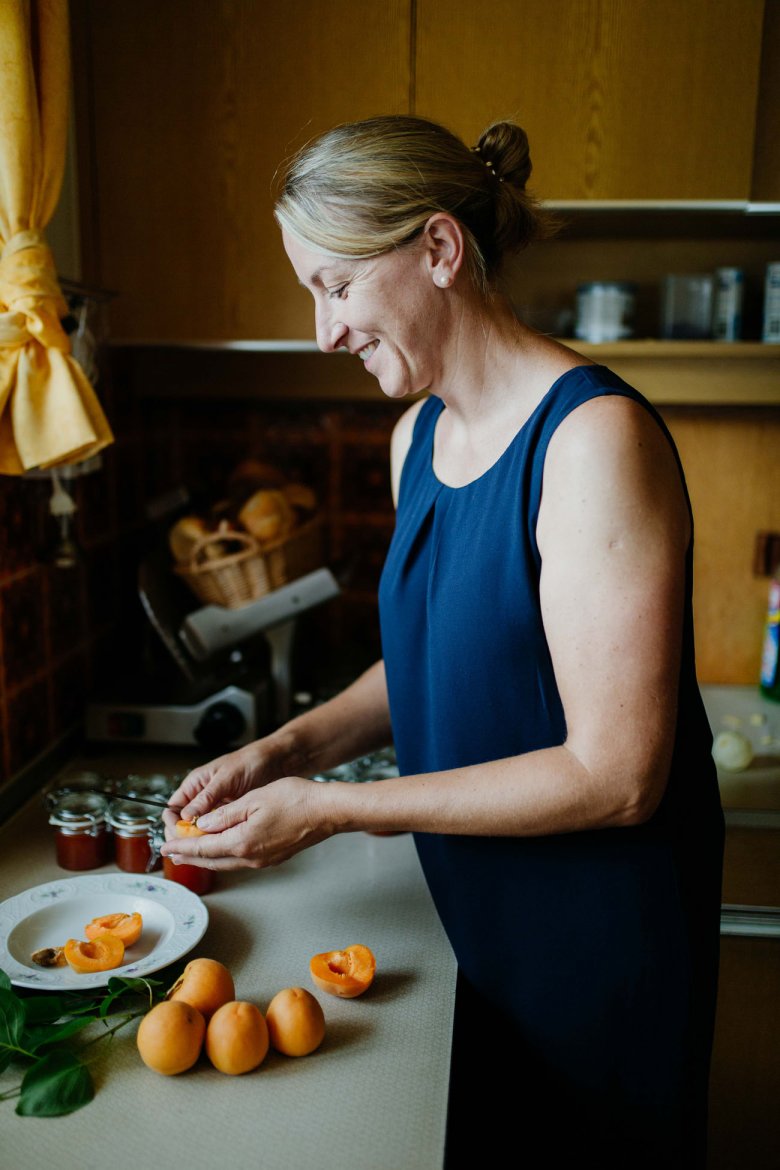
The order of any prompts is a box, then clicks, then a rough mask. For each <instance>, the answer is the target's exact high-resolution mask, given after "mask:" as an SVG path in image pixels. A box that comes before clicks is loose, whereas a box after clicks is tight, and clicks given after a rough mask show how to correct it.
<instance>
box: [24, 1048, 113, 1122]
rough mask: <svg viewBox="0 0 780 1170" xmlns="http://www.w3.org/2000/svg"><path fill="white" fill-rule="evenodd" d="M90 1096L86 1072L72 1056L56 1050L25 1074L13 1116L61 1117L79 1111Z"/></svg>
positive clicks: (93, 1089) (88, 1078) (89, 1083)
mask: <svg viewBox="0 0 780 1170" xmlns="http://www.w3.org/2000/svg"><path fill="white" fill-rule="evenodd" d="M94 1095H95V1088H94V1085H93V1084H92V1077H91V1076H90V1074H89V1071H88V1070H87V1069H86V1068H85V1066H84V1065H83V1064H82V1063H81V1061H80V1060H78V1058H77V1057H75V1056H74V1055H73V1053H72V1052H66V1051H64V1050H61V1049H60V1050H58V1051H57V1052H50V1053H48V1054H47V1055H46V1056H43V1057H41V1059H40V1060H37V1061H36V1062H35V1064H34V1065H33V1066H32V1068H30V1069H29V1070H28V1072H27V1074H26V1076H25V1078H24V1080H23V1081H22V1094H21V1096H20V1098H19V1102H18V1104H17V1106H16V1112H17V1113H18V1114H19V1115H20V1116H21V1117H62V1116H63V1115H64V1114H66V1113H74V1112H75V1111H76V1110H77V1109H81V1107H82V1105H86V1104H87V1103H88V1102H89V1101H91V1100H92V1098H93V1097H94Z"/></svg>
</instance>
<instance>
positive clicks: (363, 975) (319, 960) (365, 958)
mask: <svg viewBox="0 0 780 1170" xmlns="http://www.w3.org/2000/svg"><path fill="white" fill-rule="evenodd" d="M309 970H310V972H311V977H312V981H313V983H314V986H315V987H318V988H319V989H320V991H327V993H328V995H338V996H341V998H342V999H354V998H355V996H356V995H362V994H363V992H364V991H367V990H368V988H369V987H370V986H371V984H372V983H373V982H374V975H375V973H376V959H375V958H374V955H373V954H372V952H371V951H370V950H369V948H368V947H364V946H361V945H360V944H359V943H354V944H353V945H352V946H351V947H344V950H343V951H324V952H323V953H322V954H320V955H313V956H312V958H311V960H310V961H309Z"/></svg>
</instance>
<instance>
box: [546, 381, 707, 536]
mask: <svg viewBox="0 0 780 1170" xmlns="http://www.w3.org/2000/svg"><path fill="white" fill-rule="evenodd" d="M542 500H543V506H542V510H541V513H540V533H541V534H544V535H545V536H546V535H551V534H552V533H553V532H555V531H559V530H560V526H561V524H562V522H563V520H564V519H565V517H572V516H574V515H577V514H579V513H580V511H581V509H584V513H583V514H588V513H590V514H591V515H594V514H595V515H599V514H602V515H603V516H604V517H605V518H606V517H607V516H609V517H610V521H611V522H614V521H615V520H617V518H618V516H622V518H623V519H624V520H626V521H627V520H628V519H629V517H631V516H636V515H645V516H647V515H648V514H649V513H650V512H656V513H659V514H662V515H665V516H666V520H667V523H668V524H670V526H671V527H672V528H674V529H675V530H677V531H678V532H679V534H680V536H681V538H682V539H683V540H685V539H686V534H687V528H688V512H687V507H686V505H685V497H684V491H683V484H682V477H681V474H680V468H679V464H678V462H677V459H676V458H675V452H674V450H673V447H672V444H671V443H670V441H669V438H668V437H667V435H666V434H665V432H664V430H663V429H662V427H661V426H660V425H659V423H658V421H657V419H656V418H655V417H654V416H653V415H652V414H651V412H650V411H649V410H648V409H647V407H646V406H644V405H643V404H642V403H641V402H637V401H636V400H635V399H633V398H629V397H627V396H625V395H621V394H609V395H604V396H602V397H598V398H592V399H589V400H588V401H587V402H584V403H583V404H582V405H581V406H578V407H576V408H575V409H574V410H573V411H572V412H571V413H570V414H569V415H567V417H566V418H565V419H564V420H563V422H562V423H561V424H560V425H559V427H558V428H557V430H556V431H555V434H554V435H553V437H552V439H551V440H550V445H549V448H548V451H547V457H546V459H545V468H544V487H543V493H542Z"/></svg>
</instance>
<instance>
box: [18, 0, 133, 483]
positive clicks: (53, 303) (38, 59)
mask: <svg viewBox="0 0 780 1170" xmlns="http://www.w3.org/2000/svg"><path fill="white" fill-rule="evenodd" d="M69 86H70V54H69V33H68V5H67V0H0V474H2V475H20V474H21V473H22V472H24V471H27V470H29V469H30V468H32V467H56V466H58V465H60V464H65V463H75V462H77V461H78V460H80V459H86V458H87V457H88V456H90V455H94V454H95V452H96V451H99V450H100V449H101V448H102V447H105V446H106V445H107V444H108V443H110V442H112V441H113V435H112V434H111V430H110V428H109V425H108V423H107V422H106V418H105V415H104V414H103V411H102V409H101V406H100V403H99V402H98V400H97V397H96V395H95V392H94V390H93V389H92V387H91V386H90V384H89V382H88V381H87V378H86V377H85V375H84V373H83V371H82V369H81V367H80V366H79V364H78V362H77V361H76V360H75V358H73V357H71V356H70V342H69V340H68V336H67V334H66V333H65V331H64V330H63V328H62V326H61V324H60V319H61V318H62V317H64V316H65V314H66V312H67V305H66V303H65V301H64V300H63V297H62V293H61V291H60V287H59V284H58V283H57V274H56V270H55V267H54V260H53V258H52V254H51V251H50V250H49V247H48V245H47V243H46V240H45V238H44V236H43V229H44V228H45V227H46V225H47V224H48V222H49V220H50V219H51V217H52V215H53V214H54V211H55V208H56V206H57V200H58V199H59V195H60V188H61V186H62V176H63V171H64V169H65V150H66V141H67V127H68V96H69Z"/></svg>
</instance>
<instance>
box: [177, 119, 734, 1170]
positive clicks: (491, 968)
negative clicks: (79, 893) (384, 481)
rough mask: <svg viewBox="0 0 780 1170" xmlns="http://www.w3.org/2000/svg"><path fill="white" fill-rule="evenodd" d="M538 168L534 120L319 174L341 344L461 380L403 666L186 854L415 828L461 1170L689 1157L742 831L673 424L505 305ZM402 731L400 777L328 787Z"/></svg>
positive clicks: (305, 193) (404, 506) (376, 148)
mask: <svg viewBox="0 0 780 1170" xmlns="http://www.w3.org/2000/svg"><path fill="white" fill-rule="evenodd" d="M530 170H531V164H530V160H529V155H528V144H527V140H526V136H525V134H524V133H523V131H522V130H520V129H519V128H518V127H516V126H514V125H511V124H508V123H499V124H497V125H495V126H493V127H491V128H490V129H488V130H487V131H486V132H485V133H484V134H483V135H482V137H481V138H480V141H479V144H478V146H477V147H475V148H474V149H473V150H469V149H468V148H467V147H466V146H465V145H464V144H463V143H462V142H461V141H460V140H459V139H458V138H456V137H455V136H454V135H452V134H450V133H449V132H448V131H447V130H445V129H444V128H442V127H440V126H437V125H435V124H433V123H430V122H427V121H425V120H423V119H418V118H411V117H386V118H376V119H371V120H368V121H366V122H362V123H356V124H353V125H348V126H343V127H338V128H337V129H335V130H333V131H331V132H329V133H327V134H325V135H323V136H322V137H321V138H320V139H318V140H317V141H315V142H314V143H313V144H312V145H310V146H309V147H307V148H305V149H304V150H303V151H302V152H301V154H300V155H299V156H298V157H297V158H296V159H295V160H293V163H292V165H291V166H290V168H289V171H288V173H287V176H286V179H285V182H284V187H283V191H282V195H281V198H280V199H279V202H278V204H277V208H276V217H277V220H278V222H279V224H280V226H281V228H282V234H283V240H284V246H285V248H286V251H287V254H288V256H289V259H290V262H291V264H292V266H293V269H294V270H295V273H296V275H297V277H298V280H299V281H300V282H301V284H303V285H304V287H306V288H308V289H309V290H310V292H311V293H312V295H313V297H314V303H315V314H316V327H317V340H318V343H319V346H320V348H321V349H323V350H325V351H327V352H331V351H333V350H336V349H339V348H343V347H346V348H347V349H349V351H350V352H351V353H353V354H356V355H357V356H358V357H359V358H360V359H361V360H362V361H363V362H364V364H365V366H366V369H367V370H368V371H369V372H370V373H371V374H373V375H374V376H375V377H376V378H377V380H378V381H379V384H380V386H381V389H382V390H383V392H384V393H385V394H386V395H387V396H388V397H390V398H393V399H403V398H406V397H408V396H409V395H414V394H416V393H417V392H419V391H428V392H429V393H428V396H427V397H426V398H424V399H423V400H421V401H420V400H417V401H415V402H414V404H413V405H412V406H411V407H410V408H409V409H408V410H407V411H406V413H405V414H404V415H403V416H402V417H401V419H400V421H399V422H398V424H397V426H396V428H395V431H394V434H393V439H392V447H391V466H392V482H393V492H394V496H395V499H396V502H397V509H398V514H397V524H396V531H395V535H394V538H393V542H392V545H391V548H390V552H389V554H388V558H387V562H386V565H385V569H384V572H383V576H382V582H381V586H380V616H381V624H382V641H383V654H384V659H383V661H382V662H379V663H377V664H376V665H375V666H373V667H372V668H371V669H370V670H368V671H367V672H366V674H364V675H363V676H362V677H361V678H360V679H358V680H357V681H356V682H355V683H354V684H353V685H352V686H351V687H349V688H348V689H347V690H346V691H345V692H344V693H342V694H341V695H339V696H338V697H336V698H335V699H333V700H332V701H330V702H329V703H327V704H325V705H323V706H320V707H318V708H315V709H314V710H312V711H310V712H307V713H306V714H305V715H303V716H301V717H299V718H297V719H294V720H293V721H292V722H291V723H289V724H287V725H286V726H284V727H282V728H280V729H279V730H277V731H275V732H273V733H272V734H271V735H269V736H267V737H266V738H264V739H262V740H260V741H259V742H257V743H254V744H251V745H249V746H248V747H245V748H242V749H241V750H239V751H237V752H233V753H231V754H229V755H226V756H223V757H221V758H220V759H218V760H215V761H213V762H212V763H210V764H208V765H206V766H204V767H202V768H198V769H196V770H195V771H194V772H192V773H191V774H190V775H189V776H188V777H187V778H186V779H185V781H184V782H183V784H182V786H181V788H180V789H179V791H178V793H177V794H176V796H175V797H174V800H173V805H174V807H175V808H176V809H177V810H178V811H179V812H180V813H181V815H183V816H184V817H193V816H195V815H197V816H198V817H199V825H200V826H201V827H202V828H203V829H205V830H206V831H207V832H206V836H204V837H202V838H200V839H195V840H187V841H181V842H180V841H177V842H176V843H175V844H173V843H169V844H168V845H166V846H165V851H166V852H168V853H170V854H172V855H174V857H175V859H176V860H181V861H196V862H198V863H199V864H203V865H207V866H210V867H212V868H214V869H226V868H233V867H235V866H239V865H251V866H265V865H273V864H276V863H278V862H280V861H283V860H284V859H285V858H287V857H290V856H291V855H292V854H294V853H295V852H296V851H298V850H299V849H302V848H305V847H306V846H308V845H312V844H314V843H316V842H318V841H321V840H323V839H324V838H326V837H328V836H330V835H331V834H333V833H337V832H343V831H350V830H355V829H367V830H411V831H413V832H414V833H415V835H416V836H415V839H416V844H417V848H418V852H419V855H420V859H421V862H422V865H423V869H424V871H425V874H426V877H427V880H428V883H429V886H430V889H431V892H432V894H433V897H434V900H435V902H436V905H437V908H438V911H439V913H440V915H441V918H442V921H443V923H444V926H445V928H446V930H447V932H448V935H449V938H450V940H451V942H452V945H453V947H454V950H455V953H456V955H457V959H458V964H459V990H458V1002H457V1010H456V1032H455V1040H454V1051H453V1073H452V1082H451V1102H450V1125H449V1146H448V1149H449V1153H448V1163H449V1164H451V1165H453V1166H455V1165H457V1164H459V1154H460V1153H461V1152H462V1151H463V1150H464V1149H465V1148H466V1141H467V1139H468V1137H469V1136H470V1135H472V1136H476V1137H478V1139H479V1143H480V1147H481V1149H482V1151H483V1153H484V1152H485V1151H486V1149H487V1148H488V1147H490V1145H491V1143H493V1144H494V1148H495V1149H496V1150H502V1149H503V1148H504V1146H505V1144H506V1140H507V1138H512V1140H515V1141H516V1144H517V1148H518V1151H519V1156H522V1160H523V1162H524V1164H525V1165H529V1164H530V1165H533V1164H535V1163H533V1162H530V1163H529V1161H528V1156H529V1154H530V1153H531V1151H533V1150H537V1151H538V1152H539V1153H540V1155H541V1154H542V1153H543V1155H544V1157H545V1164H546V1165H549V1164H550V1161H549V1159H550V1157H551V1156H555V1157H559V1158H560V1160H563V1158H564V1157H567V1158H568V1157H570V1156H572V1153H573V1152H577V1153H578V1154H580V1155H581V1156H582V1155H587V1156H590V1157H593V1158H594V1159H596V1160H597V1162H598V1164H599V1165H601V1166H613V1165H614V1166H639V1165H645V1164H648V1165H649V1164H651V1163H654V1162H655V1161H657V1159H658V1157H659V1156H660V1157H663V1158H664V1159H665V1164H666V1165H667V1166H668V1165H669V1164H672V1165H681V1166H683V1165H684V1166H685V1167H686V1168H690V1167H696V1166H700V1165H703V1164H704V1163H703V1157H704V1155H703V1149H704V1130H705V1118H706V1108H705V1106H706V1085H707V1070H708V1063H709V1054H710V1046H711V1037H712V1025H713V1015H714V1004H715V988H716V972H717V952H718V923H719V903H720V872H721V852H722V833H723V824H722V814H721V810H720V803H719V798H718V790H717V783H716V778H715V770H714V767H713V764H712V759H711V754H710V749H711V736H710V732H709V728H708V726H707V721H706V717H705V714H704V710H703V707H702V703H701V699H700V696H699V693H698V689H697V685H696V676H695V667H694V657H693V632H692V619H691V560H692V533H691V527H692V525H691V514H690V506H689V503H688V498H687V493H686V489H685V485H684V480H683V475H682V470H681V467H680V465H679V460H678V457H677V454H676V451H675V449H674V446H673V443H672V441H671V438H670V436H669V434H668V432H667V431H666V428H665V426H664V424H663V422H662V421H661V420H660V418H659V417H658V415H657V414H656V413H655V411H654V410H653V408H652V407H651V406H650V405H649V404H648V403H647V402H646V401H645V400H644V399H643V398H641V396H640V395H639V394H637V393H636V392H635V391H634V390H632V389H631V387H629V386H627V385H626V384H625V383H624V382H622V381H621V380H620V379H619V378H618V377H616V376H615V375H614V374H612V373H611V372H610V371H609V370H607V369H605V368H604V367H603V366H598V365H595V364H593V363H592V362H590V361H588V360H587V359H586V358H583V357H582V356H581V355H580V354H578V353H576V352H574V351H572V350H570V349H568V348H567V347H565V346H563V345H560V344H558V343H557V342H555V341H553V340H551V339H550V338H548V337H544V336H541V335H539V334H538V333H536V332H534V331H533V330H531V329H529V328H527V327H525V326H524V325H523V324H521V323H520V322H519V321H518V320H517V319H516V317H515V315H514V313H513V312H512V309H511V307H510V305H509V302H508V301H507V299H506V298H505V297H504V296H503V295H502V294H501V292H500V291H499V276H500V270H501V266H502V262H503V261H504V260H505V258H506V257H507V256H508V255H509V254H511V253H512V252H515V251H517V250H518V249H520V248H522V247H523V246H524V245H525V244H527V243H528V242H529V241H530V240H531V239H532V238H534V237H536V236H539V235H543V234H544V233H545V231H546V228H547V223H546V220H545V217H544V214H543V213H542V211H541V210H540V208H539V207H538V206H537V205H536V204H535V203H534V202H533V200H532V199H531V198H530V197H529V196H528V195H527V193H526V191H525V184H526V180H527V179H528V176H529V174H530ZM391 738H392V739H393V740H394V742H395V746H396V752H397V757H398V762H399V767H400V771H401V776H400V777H399V778H398V779H397V780H394V781H391V782H386V783H384V784H373V785H365V786H360V785H339V784H330V785H324V784H312V783H311V782H309V781H308V780H306V779H305V777H306V776H310V775H312V774H313V773H314V772H318V771H321V770H323V769H325V768H327V767H330V766H333V765H334V764H336V763H338V762H342V761H344V760H347V759H352V758H354V757H355V756H357V755H359V754H362V753H364V752H367V751H369V750H372V749H374V748H376V747H379V746H381V745H383V744H385V743H387V742H389V741H390V740H391ZM204 814H206V815H204ZM170 815H172V814H169V816H170ZM491 1040H494V1041H495V1044H494V1047H491V1046H490V1042H491ZM499 1056H505V1057H506V1058H507V1059H508V1060H509V1061H510V1062H511V1065H510V1068H511V1076H509V1077H507V1076H506V1075H505V1074H501V1075H497V1073H496V1066H495V1062H496V1060H497V1059H498V1057H499ZM478 1123H480V1124H479V1128H478V1129H476V1126H477V1124H478ZM475 1130H476V1132H475ZM553 1164H555V1163H553Z"/></svg>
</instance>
